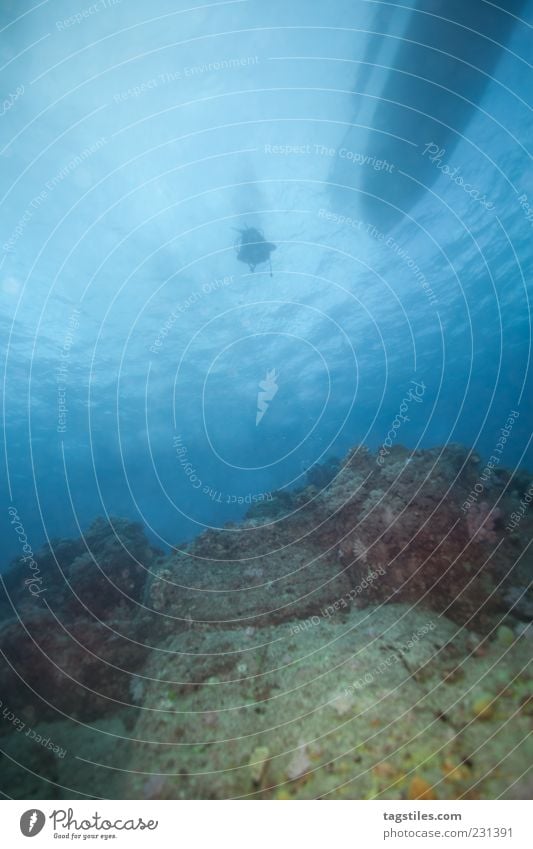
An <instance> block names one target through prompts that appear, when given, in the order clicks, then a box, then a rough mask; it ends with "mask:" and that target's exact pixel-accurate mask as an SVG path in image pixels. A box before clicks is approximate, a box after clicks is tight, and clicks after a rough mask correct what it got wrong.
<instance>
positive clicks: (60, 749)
mask: <svg viewBox="0 0 533 849" xmlns="http://www.w3.org/2000/svg"><path fill="white" fill-rule="evenodd" d="M530 493H533V489H532V481H531V478H530V476H529V475H527V474H526V473H524V472H518V473H517V472H514V473H512V472H510V471H508V470H506V469H504V468H498V467H492V468H490V471H489V473H487V466H486V465H485V464H484V463H483V462H482V461H481V458H479V457H478V456H477V455H475V454H473V453H471V452H468V451H467V450H466V449H464V448H463V447H461V446H458V445H457V446H456V445H448V446H446V447H445V448H435V449H432V450H421V451H415V452H409V451H408V450H407V449H404V448H402V447H401V446H397V447H395V448H392V449H391V451H390V454H389V455H388V456H387V457H386V458H384V457H381V456H376V455H373V454H371V453H370V452H369V451H367V450H366V449H365V448H364V447H362V446H358V447H356V448H354V449H352V450H351V451H350V452H349V453H348V455H347V456H346V457H345V458H344V459H343V460H342V461H338V460H330V461H328V462H327V463H325V464H324V466H323V467H313V469H311V470H310V471H309V473H308V481H307V485H306V486H305V487H303V488H301V489H299V490H292V491H281V492H278V493H274V494H273V498H272V500H270V501H268V502H262V503H259V504H257V505H254V506H253V507H252V508H251V509H250V510H249V512H248V513H247V514H246V516H245V517H244V518H243V520H242V521H241V522H240V523H239V524H228V525H226V526H225V527H224V528H223V529H220V530H207V531H206V532H204V533H203V534H201V535H200V536H198V537H197V538H196V539H194V540H193V541H192V542H190V543H187V544H184V545H180V546H178V545H176V547H175V548H174V549H173V550H172V551H171V552H170V553H163V552H162V551H160V550H158V549H156V548H154V547H153V546H152V545H150V544H149V543H148V541H147V539H146V536H145V534H144V531H143V528H142V526H141V525H139V524H136V523H132V522H128V521H126V520H124V519H116V518H109V519H107V520H103V519H98V520H97V521H96V522H94V523H93V525H92V526H91V527H90V528H89V529H88V530H87V531H86V532H85V533H84V535H83V536H82V537H81V538H80V539H76V540H52V541H51V542H50V543H49V545H48V546H47V547H46V548H45V549H43V550H42V551H40V552H39V553H38V554H37V555H36V556H35V560H36V564H37V566H38V570H39V580H40V584H39V592H38V593H37V592H35V593H33V592H31V591H29V588H28V583H27V581H25V577H26V576H25V572H24V568H23V566H22V565H21V562H20V561H15V562H13V564H11V567H10V569H9V570H8V571H7V572H6V573H4V575H3V581H2V586H3V592H2V595H0V617H1V618H0V621H1V623H2V624H1V626H0V651H1V653H2V663H1V665H0V694H1V695H0V702H1V704H0V720H1V721H0V740H1V742H0V745H1V746H2V749H3V751H4V752H5V754H6V759H5V762H4V769H3V773H2V779H0V782H1V785H2V790H3V792H4V793H6V794H7V795H9V796H14V797H16V798H76V797H79V798H86V797H87V796H95V797H100V796H101V797H105V798H228V797H248V796H251V797H260V798H316V797H319V796H327V797H330V798H391V799H392V798H420V799H433V798H495V797H497V796H508V797H511V798H525V797H527V796H528V794H529V795H530V794H531V787H528V786H527V783H526V779H525V778H524V776H525V774H526V773H527V769H528V765H529V764H530V762H531V757H532V754H533V753H532V750H531V745H530V744H528V742H527V741H528V733H529V730H530V725H531V715H532V709H533V708H532V702H531V675H530V672H529V671H528V666H529V664H530V659H531V646H532V645H533V643H532V642H531V635H532V630H533V629H532V627H531V624H530V622H531V619H532V618H533V598H532V595H531V572H532V568H531V560H530V559H529V560H528V557H529V558H530V555H529V553H528V543H529V541H530V539H531V532H532V530H533V512H531V511H529V510H528V509H527V506H528V505H529V501H530V500H531V498H530V496H529V494H530ZM528 498H529V501H528ZM524 505H525V506H524ZM517 517H518V519H517ZM528 745H529V748H528Z"/></svg>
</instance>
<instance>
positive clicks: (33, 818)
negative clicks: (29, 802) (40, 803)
mask: <svg viewBox="0 0 533 849" xmlns="http://www.w3.org/2000/svg"><path fill="white" fill-rule="evenodd" d="M45 822H46V817H45V815H44V814H43V812H42V811H39V810H37V808H32V809H31V810H29V811H24V813H23V814H22V816H21V818H20V830H21V832H22V833H23V835H24V837H35V835H36V834H39V832H40V831H42V829H43V826H44V824H45Z"/></svg>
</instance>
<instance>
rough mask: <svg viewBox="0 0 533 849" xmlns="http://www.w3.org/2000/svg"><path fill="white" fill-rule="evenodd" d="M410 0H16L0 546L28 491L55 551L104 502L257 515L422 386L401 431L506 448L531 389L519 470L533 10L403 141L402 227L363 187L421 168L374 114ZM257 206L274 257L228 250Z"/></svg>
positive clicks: (5, 180) (8, 59)
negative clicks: (375, 37)
mask: <svg viewBox="0 0 533 849" xmlns="http://www.w3.org/2000/svg"><path fill="white" fill-rule="evenodd" d="M412 5H413V4H412V3H406V4H403V5H402V4H396V3H395V4H377V3H372V2H362V0H350V2H348V1H347V0H346V1H345V0H335V2H333V3H328V4H322V3H306V2H303V0H295V2H292V3H286V2H278V0H274V2H269V3H264V2H259V0H244V2H222V3H213V4H202V3H198V2H190V3H183V4H179V8H176V4H175V3H172V2H165V0H155V2H153V3H151V4H149V5H148V6H147V5H146V4H143V3H134V2H132V3H130V2H126V0H122V2H121V3H118V2H116V3H112V2H111V0H106V2H105V3H104V2H102V0H100V2H98V3H96V4H93V5H92V6H91V5H90V4H89V3H87V4H86V5H84V3H82V2H81V3H80V2H78V0H76V3H71V2H66V0H58V2H54V4H53V8H51V4H49V3H47V2H45V3H34V4H30V3H23V4H21V3H19V2H4V3H3V5H2V12H1V26H2V27H3V30H2V47H1V53H0V60H1V65H2V98H6V100H5V102H4V106H3V107H2V109H3V115H2V118H1V122H2V123H1V127H2V138H1V142H0V179H1V189H2V207H1V208H2V219H1V222H2V223H1V229H2V233H1V239H0V242H1V266H0V333H1V339H2V354H3V367H4V368H3V397H4V444H5V454H4V464H5V471H6V473H5V475H3V479H2V493H1V496H2V504H3V509H2V528H3V530H2V539H3V552H2V565H6V564H7V562H8V561H9V560H10V558H12V557H14V556H16V555H18V554H19V550H18V545H19V543H18V540H17V538H16V537H15V536H14V534H13V531H12V529H11V528H10V527H9V523H8V516H7V508H8V506H9V505H10V504H11V503H13V504H15V505H16V507H17V509H18V511H19V514H20V517H21V520H22V522H23V524H24V528H25V530H26V533H27V535H28V537H29V539H30V541H31V545H32V546H33V547H34V548H35V549H36V548H38V547H39V545H41V544H42V543H43V542H44V541H45V540H46V539H50V538H54V537H63V536H78V535H79V533H80V530H82V529H83V528H85V527H86V526H87V525H88V524H89V523H90V522H91V521H93V520H94V518H95V517H96V516H98V515H105V514H108V515H121V516H126V517H130V518H133V519H137V520H139V521H141V522H142V523H143V524H144V525H145V526H146V528H147V531H148V533H149V535H150V537H151V539H152V540H155V541H156V542H158V544H159V545H160V546H161V547H162V548H167V547H168V546H169V545H175V544H177V543H179V542H180V541H181V540H184V539H187V538H190V537H192V536H194V535H195V534H197V533H199V532H200V531H201V530H202V529H203V528H205V527H206V526H213V527H220V526H221V525H223V524H224V523H225V522H227V521H238V520H239V519H240V518H242V517H243V515H244V513H245V511H246V509H247V504H250V503H252V502H253V501H254V500H257V499H259V498H261V497H263V496H264V495H265V494H266V495H267V496H268V493H270V492H272V491H273V490H277V489H282V488H284V487H288V488H292V487H296V486H301V485H303V484H304V482H305V474H306V470H307V469H308V468H309V467H311V466H312V465H313V464H315V463H317V462H321V461H323V460H324V459H325V458H327V457H329V456H331V455H336V456H342V455H343V454H344V453H345V452H346V451H347V450H348V449H349V448H350V447H351V446H353V445H354V444H356V443H360V442H362V443H365V444H366V445H367V446H368V447H369V448H371V449H372V450H376V449H378V448H379V447H380V446H381V445H382V443H383V442H384V440H385V438H386V436H387V433H388V432H389V430H390V428H391V423H392V422H393V421H394V419H395V417H396V415H397V413H398V410H399V407H400V404H401V403H402V399H403V398H404V397H405V395H406V393H408V391H409V387H410V386H413V385H414V384H412V383H411V381H416V382H417V384H418V385H419V386H423V387H424V389H423V396H422V400H421V402H420V403H418V402H417V403H415V402H412V403H411V404H410V407H409V413H408V414H407V416H408V418H409V421H404V422H402V424H401V427H400V428H399V429H398V433H397V440H398V441H399V442H402V443H404V444H405V445H407V446H409V447H410V448H413V449H414V448H416V447H426V448H430V447H433V446H436V445H442V444H445V443H448V442H459V443H463V444H465V445H466V446H468V447H469V448H472V449H473V450H476V451H477V452H479V453H480V454H481V455H483V456H485V457H488V456H490V454H491V452H492V450H493V448H494V446H495V445H496V442H497V440H498V436H499V433H500V429H501V428H502V427H503V426H504V424H505V422H506V420H507V417H508V415H509V413H510V412H511V411H513V410H515V411H518V412H519V413H520V416H519V418H518V419H517V421H516V423H515V425H514V427H513V430H512V435H511V436H510V438H509V440H508V442H507V445H506V449H505V454H504V456H503V458H502V462H503V463H504V464H505V465H507V466H509V467H514V466H524V467H528V466H529V468H531V451H530V436H531V409H530V406H529V405H530V399H531V389H532V380H531V369H530V362H529V358H530V341H531V326H530V307H529V301H528V289H529V290H530V289H531V277H532V271H533V263H532V251H531V238H532V227H533V224H532V223H531V221H529V220H528V216H527V209H526V207H525V206H524V203H525V201H523V202H522V203H521V202H520V200H519V199H520V197H522V196H524V195H525V196H526V197H527V199H528V201H527V202H529V203H530V204H531V206H532V208H533V177H532V173H531V169H530V168H529V170H528V166H529V162H530V151H531V142H532V135H533V125H532V122H531V118H530V101H531V91H533V85H532V74H531V68H530V66H529V65H528V64H527V61H526V60H527V58H528V52H529V53H530V38H531V35H530V32H531V31H530V28H528V26H527V25H526V24H523V23H522V24H521V23H516V25H515V26H514V28H513V29H512V31H510V32H509V36H508V41H507V44H506V46H505V48H504V49H502V50H501V55H500V57H499V61H498V63H497V64H496V65H495V66H494V70H493V74H491V75H490V76H492V77H493V78H492V79H491V80H490V79H484V80H483V82H484V85H483V88H482V90H480V91H479V92H478V94H477V99H476V101H475V102H472V103H469V104H467V115H466V116H464V115H463V117H462V120H461V126H460V128H459V127H457V128H456V131H455V130H454V132H453V134H452V136H453V144H451V143H450V139H449V137H447V140H446V143H443V144H442V145H440V147H441V148H443V149H444V151H445V152H444V153H443V154H442V156H441V157H440V161H437V159H435V162H434V163H431V162H429V152H428V153H426V154H424V153H423V151H424V148H425V147H426V146H427V145H429V144H431V143H433V142H438V141H439V139H438V138H437V139H434V138H428V137H427V135H423V134H422V133H421V134H420V135H418V136H417V137H416V141H414V142H413V144H411V145H410V146H409V149H410V151H411V156H412V158H411V159H410V160H409V161H410V162H411V168H412V170H411V171H410V176H409V179H410V181H411V182H410V183H409V185H411V186H413V185H414V183H413V182H412V181H414V182H416V181H417V180H418V181H419V182H420V183H421V184H422V189H421V190H420V192H419V194H418V195H417V196H416V197H415V195H414V193H413V196H412V197H411V194H410V191H411V190H410V189H409V190H407V188H406V189H405V191H403V190H402V191H400V192H399V195H398V198H399V199H398V198H396V201H395V202H397V203H398V204H399V206H400V213H399V214H396V212H395V213H394V218H393V219H392V218H391V214H392V213H391V208H390V207H387V206H384V205H383V204H382V205H381V206H380V202H379V200H378V201H377V203H374V201H372V199H370V200H371V201H372V202H370V201H369V193H370V194H372V193H373V192H374V193H377V194H378V196H379V193H380V191H381V189H382V188H383V190H384V191H386V190H387V186H388V185H389V184H391V185H392V183H389V182H387V181H388V178H389V177H392V176H393V175H394V171H396V175H394V176H397V173H398V170H401V169H400V165H401V157H402V150H403V148H402V150H401V149H400V147H401V145H400V142H397V141H396V142H395V140H394V139H393V138H392V136H390V137H389V136H387V134H386V132H385V131H384V130H383V129H382V128H380V129H376V123H375V116H376V109H377V105H378V103H379V99H380V96H382V97H383V92H384V91H386V87H387V83H388V81H389V80H390V75H391V73H393V72H392V71H390V70H388V69H389V68H390V66H391V63H394V61H395V55H396V51H397V49H398V43H397V42H398V39H397V37H392V36H391V37H390V38H387V37H384V38H383V39H382V40H381V42H380V49H379V51H378V52H377V53H374V52H373V47H372V45H373V42H372V35H371V34H372V33H373V32H376V31H378V32H381V31H382V29H383V27H384V25H385V24H387V25H389V26H390V27H391V32H392V33H398V32H403V33H404V34H405V33H407V36H408V34H409V26H410V23H409V21H410V18H409V8H410V7H411V6H412ZM487 5H490V4H487ZM520 14H521V15H522V17H523V18H526V19H527V20H528V21H529V24H531V21H532V20H533V15H532V4H530V3H529V4H528V3H526V4H525V5H524V6H523V8H521V10H520ZM76 15H78V16H79V17H76ZM391 21H392V23H391ZM475 58H476V57H475V55H474V56H473V57H472V59H473V61H475ZM529 58H530V56H529ZM425 72H426V73H427V75H429V76H430V75H431V72H432V67H431V64H429V65H428V67H427V68H425ZM458 73H459V80H457V79H455V80H453V79H452V80H450V85H455V86H457V87H458V88H459V89H460V88H461V79H460V75H461V73H464V74H465V76H467V75H468V68H467V67H466V65H465V66H463V67H462V68H460V69H459V71H458ZM439 91H440V92H441V95H440V96H441V97H442V98H443V109H444V115H449V116H450V120H452V122H453V119H454V115H455V114H456V110H455V107H454V105H453V103H452V106H451V108H448V105H447V104H446V102H444V101H445V100H446V97H447V96H448V95H447V93H446V92H445V91H444V89H442V88H441V89H439ZM438 96H439V95H438V92H437V94H435V99H436V100H438ZM463 106H464V102H463ZM436 108H437V107H436ZM441 117H442V115H441ZM439 126H440V129H441V130H442V129H443V127H442V124H441V125H439ZM395 145H399V147H398V146H397V147H395ZM384 146H385V148H387V146H388V151H389V156H388V164H387V163H386V164H384V165H380V164H379V162H380V161H381V156H380V155H378V151H379V152H382V151H383V149H384ZM343 151H344V152H343ZM349 155H351V156H352V159H349V158H348V156H349ZM372 157H373V158H374V162H373V163H372V162H371V159H372ZM376 160H377V163H378V164H376ZM413 163H414V164H413ZM389 166H392V171H391V172H388V171H387V170H386V168H387V167H389ZM444 166H448V167H449V168H450V169H453V168H456V167H459V168H460V173H461V175H463V176H464V180H465V182H467V183H468V185H469V186H471V187H474V188H477V189H478V190H479V193H478V196H477V197H476V198H474V197H472V196H471V195H469V194H467V193H466V191H465V189H464V188H463V187H461V186H459V185H458V184H457V183H456V182H454V181H453V180H452V179H451V178H450V174H449V173H448V174H447V173H444V172H445V170H446V169H445V168H444ZM395 185H396V184H395ZM406 185H407V184H406ZM346 186H348V188H346ZM374 190H375V191H374ZM480 197H482V198H484V203H485V205H483V203H481V201H480V199H479V198H480ZM402 204H403V207H402ZM487 206H489V207H490V208H487ZM345 219H349V220H348V221H347V220H345ZM245 226H250V227H251V226H253V227H258V228H261V229H262V230H263V232H264V234H265V238H266V239H268V240H269V241H271V242H273V243H274V244H275V245H276V246H277V247H276V250H275V251H274V252H273V253H272V257H271V259H272V274H271V273H270V269H269V267H268V265H261V266H259V267H258V268H257V270H256V271H255V272H254V273H250V272H249V270H248V268H247V267H246V266H245V265H243V264H242V263H239V262H238V261H237V258H236V251H235V244H236V241H237V240H238V238H239V235H238V233H237V232H236V230H238V229H239V228H243V227H245ZM388 240H393V241H392V242H390V241H388ZM428 290H429V291H430V294H429V293H428ZM268 372H275V374H274V376H273V378H272V379H273V381H274V383H275V392H274V391H272V392H270V394H271V395H272V397H271V398H270V400H268V401H267V402H266V404H267V406H266V411H265V412H264V415H263V416H262V418H261V419H260V421H259V422H258V423H257V424H256V414H257V405H258V393H259V392H261V391H262V390H261V388H260V387H259V384H260V382H262V381H265V378H266V376H267V373H268ZM267 394H268V392H267ZM65 408H66V409H65ZM177 439H179V440H180V441H179V442H177V441H176V440H177Z"/></svg>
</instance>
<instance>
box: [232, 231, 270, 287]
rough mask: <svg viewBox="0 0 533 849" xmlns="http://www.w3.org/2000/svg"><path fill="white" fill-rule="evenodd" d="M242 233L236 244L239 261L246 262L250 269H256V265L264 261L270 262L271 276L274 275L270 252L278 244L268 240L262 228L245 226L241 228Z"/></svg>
mask: <svg viewBox="0 0 533 849" xmlns="http://www.w3.org/2000/svg"><path fill="white" fill-rule="evenodd" d="M238 232H239V233H240V234H241V236H240V239H238V241H237V244H236V245H235V250H236V251H237V259H238V260H239V262H244V263H245V264H246V265H247V266H248V268H249V269H250V271H255V269H256V266H258V265H261V264H262V263H263V262H268V263H269V264H270V276H271V277H272V264H271V262H270V254H271V253H272V251H275V250H276V245H273V244H272V242H266V241H265V237H264V234H263V233H262V232H261V230H256V228H255V227H245V228H244V229H243V230H241V229H239V230H238Z"/></svg>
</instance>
